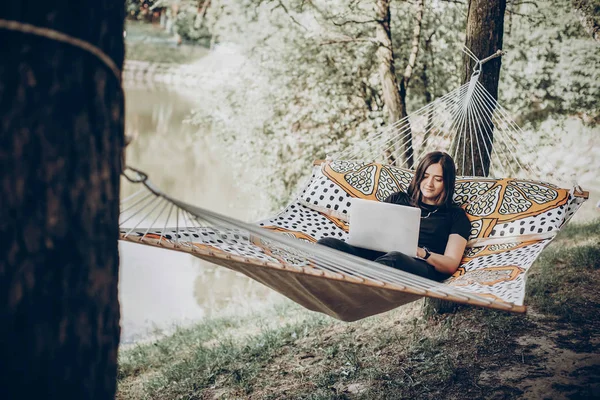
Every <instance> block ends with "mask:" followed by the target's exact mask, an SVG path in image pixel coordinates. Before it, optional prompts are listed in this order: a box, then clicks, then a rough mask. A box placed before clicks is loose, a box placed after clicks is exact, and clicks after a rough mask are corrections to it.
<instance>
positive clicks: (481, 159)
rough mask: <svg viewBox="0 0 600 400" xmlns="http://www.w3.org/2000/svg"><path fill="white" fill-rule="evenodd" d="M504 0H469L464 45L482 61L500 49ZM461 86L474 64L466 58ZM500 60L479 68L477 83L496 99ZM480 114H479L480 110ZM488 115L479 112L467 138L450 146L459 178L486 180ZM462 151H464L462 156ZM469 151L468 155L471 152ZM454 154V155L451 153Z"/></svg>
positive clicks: (489, 145) (489, 134) (490, 141)
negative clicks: (484, 178) (461, 176)
mask: <svg viewBox="0 0 600 400" xmlns="http://www.w3.org/2000/svg"><path fill="white" fill-rule="evenodd" d="M505 10H506V0H470V1H469V11H468V13H467V37H466V42H465V45H466V46H467V47H468V48H469V49H470V50H471V51H472V52H473V53H474V54H475V56H476V57H477V58H478V59H480V60H482V59H484V58H486V57H488V56H490V55H492V54H494V53H495V52H496V51H497V50H500V49H502V37H503V35H504V12H505ZM463 63H464V70H463V71H464V72H463V83H467V82H469V80H470V79H471V74H472V73H473V67H474V66H475V62H474V61H473V60H472V59H471V58H470V57H468V56H467V55H465V56H464V58H463ZM500 67H501V58H500V57H498V58H495V59H493V60H490V61H488V62H487V63H485V64H483V67H482V70H481V75H480V76H479V82H480V83H481V84H482V85H483V87H484V88H485V89H486V90H487V91H488V92H489V93H490V94H491V95H492V97H493V99H494V100H497V99H498V81H499V79H500ZM480 111H481V110H480ZM491 111H493V110H490V111H489V112H488V111H485V112H481V113H480V114H483V115H479V119H478V120H476V121H475V126H474V128H472V129H471V133H472V134H471V135H469V134H464V135H462V136H461V137H457V138H455V139H454V142H453V151H452V153H453V154H454V153H455V154H456V157H455V162H456V166H457V169H458V173H459V174H460V175H475V176H487V175H488V174H489V168H490V161H491V160H490V156H489V154H491V153H492V148H493V142H494V132H493V130H492V129H490V128H489V127H490V126H491V118H492V115H491ZM463 149H465V151H464V153H463ZM471 149H472V151H471ZM455 150H456V151H455Z"/></svg>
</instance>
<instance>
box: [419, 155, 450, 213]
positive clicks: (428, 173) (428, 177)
mask: <svg viewBox="0 0 600 400" xmlns="http://www.w3.org/2000/svg"><path fill="white" fill-rule="evenodd" d="M419 189H421V201H422V202H423V203H425V204H437V203H438V201H439V198H440V196H441V194H442V193H443V191H444V171H443V169H442V165H441V164H431V165H430V166H429V167H427V169H426V170H425V175H423V180H422V181H421V185H420V187H419Z"/></svg>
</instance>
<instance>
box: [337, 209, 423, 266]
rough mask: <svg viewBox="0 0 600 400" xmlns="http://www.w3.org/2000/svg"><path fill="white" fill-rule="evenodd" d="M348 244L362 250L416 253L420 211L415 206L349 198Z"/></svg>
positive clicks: (412, 254) (411, 255)
mask: <svg viewBox="0 0 600 400" xmlns="http://www.w3.org/2000/svg"><path fill="white" fill-rule="evenodd" d="M349 216H350V235H349V237H348V244H351V245H352V246H356V247H362V248H365V249H371V250H377V251H383V252H385V253H387V252H390V251H399V252H401V253H404V254H406V255H407V256H410V257H416V256H417V246H418V243H419V227H420V225H421V210H420V209H419V208H416V207H409V206H401V205H398V204H391V203H382V202H379V201H374V200H365V199H352V200H351V204H350V210H349Z"/></svg>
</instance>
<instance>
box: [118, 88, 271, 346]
mask: <svg viewBox="0 0 600 400" xmlns="http://www.w3.org/2000/svg"><path fill="white" fill-rule="evenodd" d="M126 96H127V97H126V113H127V115H126V129H125V130H126V134H127V135H128V136H129V137H133V138H134V140H133V142H132V143H131V144H130V145H129V146H128V147H127V150H126V160H127V164H128V165H130V166H133V167H135V168H138V169H141V170H142V171H144V172H146V173H147V174H148V175H149V177H150V179H151V180H152V181H153V183H154V184H155V185H156V186H157V187H158V188H160V189H161V190H163V191H164V192H166V193H169V194H170V195H171V196H173V197H175V198H178V199H181V200H183V201H186V202H188V203H190V204H194V205H198V206H200V207H204V208H208V209H210V210H213V211H216V212H219V213H222V214H227V215H230V216H233V217H235V218H238V219H241V220H245V221H248V220H249V219H251V218H252V217H254V216H255V215H256V210H257V209H261V208H262V207H264V205H262V204H260V203H258V200H257V197H256V196H253V195H252V193H244V192H242V191H241V190H242V189H241V188H240V187H239V185H236V181H235V179H234V176H233V173H232V171H231V170H230V168H229V165H228V162H227V159H225V158H224V157H222V156H220V155H218V154H214V153H212V152H211V151H209V150H208V147H209V145H210V136H209V135H202V134H200V133H197V132H196V131H197V128H195V127H192V126H189V125H187V124H183V123H182V121H183V120H184V119H186V118H187V117H188V116H189V113H190V110H191V109H193V107H194V104H195V102H194V100H193V94H192V93H189V94H184V93H176V92H170V91H167V90H149V89H145V88H130V89H127V90H126ZM127 189H128V188H127V187H126V186H124V191H123V193H122V195H124V196H126V195H127V194H129V193H128V192H127ZM119 249H120V257H121V267H120V281H119V292H120V293H119V298H120V302H121V313H122V316H121V328H122V342H123V343H131V342H133V341H136V340H140V339H143V338H146V337H148V336H149V335H153V334H156V333H159V332H165V333H166V332H168V331H170V330H171V329H172V328H173V327H174V326H176V325H186V324H189V323H191V322H193V321H198V320H200V319H202V318H204V317H206V316H210V315H217V314H225V313H243V312H247V311H249V310H252V309H256V308H259V307H261V306H263V305H265V304H272V303H273V302H276V301H279V300H281V298H282V296H280V295H278V294H277V293H275V292H273V291H272V290H270V289H267V288H266V287H264V286H263V285H261V284H259V283H257V282H255V281H253V280H251V279H249V278H247V277H245V276H244V275H242V274H239V273H236V272H233V271H230V270H228V269H225V268H222V267H218V266H215V265H213V264H210V263H207V262H204V261H203V260H200V259H198V258H195V257H193V256H190V255H188V254H183V253H178V252H174V251H168V250H164V249H157V248H153V247H149V246H143V245H139V244H134V243H125V242H120V243H119Z"/></svg>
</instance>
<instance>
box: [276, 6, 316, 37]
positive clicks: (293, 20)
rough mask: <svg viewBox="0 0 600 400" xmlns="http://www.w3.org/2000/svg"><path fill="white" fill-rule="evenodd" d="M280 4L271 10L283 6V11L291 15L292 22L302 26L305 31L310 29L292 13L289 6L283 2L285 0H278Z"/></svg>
mask: <svg viewBox="0 0 600 400" xmlns="http://www.w3.org/2000/svg"><path fill="white" fill-rule="evenodd" d="M278 4H279V5H277V6H275V7H273V9H272V10H271V11H273V10H275V9H277V8H279V7H281V8H282V9H283V11H284V12H285V13H286V14H287V16H288V17H290V19H291V20H292V22H294V23H295V24H296V25H298V26H299V27H301V28H302V29H304V30H305V31H308V28H307V27H305V26H304V25H302V24H301V23H300V22H298V20H297V19H296V18H295V17H294V16H293V15H292V14H290V11H289V10H288V9H287V7H286V6H285V4H283V2H282V1H281V0H278Z"/></svg>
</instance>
